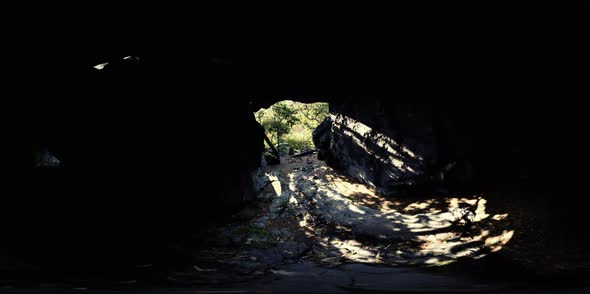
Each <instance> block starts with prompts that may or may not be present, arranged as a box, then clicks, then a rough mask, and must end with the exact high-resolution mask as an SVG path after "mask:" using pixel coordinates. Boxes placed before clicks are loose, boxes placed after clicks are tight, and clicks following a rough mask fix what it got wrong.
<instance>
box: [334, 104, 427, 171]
mask: <svg viewBox="0 0 590 294" xmlns="http://www.w3.org/2000/svg"><path fill="white" fill-rule="evenodd" d="M330 116H331V119H332V121H333V122H334V123H333V127H334V128H340V129H341V131H342V133H343V134H344V135H346V136H347V137H348V138H350V139H351V140H352V142H353V143H354V144H355V145H356V146H358V147H359V148H361V149H362V150H364V151H365V152H367V153H368V154H371V156H374V157H375V158H376V159H378V160H380V161H382V162H384V164H387V165H393V166H395V167H396V169H398V170H399V171H400V174H401V173H410V174H414V175H417V174H419V172H417V170H421V169H422V165H423V164H424V163H423V161H424V160H423V158H422V157H421V156H419V155H417V154H415V153H414V152H413V151H411V150H410V149H408V147H407V146H404V145H401V144H399V143H398V142H396V141H395V140H394V139H392V138H390V137H389V136H387V135H385V134H383V133H380V132H378V131H376V130H375V129H373V128H371V127H369V126H367V125H366V124H363V123H362V122H360V121H357V120H355V119H353V118H350V117H347V116H343V115H334V114H331V115H330ZM348 126H354V129H351V128H349V127H348ZM370 136H372V137H378V138H379V140H378V142H379V143H377V140H372V141H371V143H370V144H375V145H376V146H372V147H371V148H369V147H368V146H367V144H368V143H367V142H366V140H365V138H368V137H370ZM374 147H377V148H378V149H379V150H381V151H382V152H379V153H380V155H377V154H376V153H375V152H374V151H373V150H372V148H374ZM351 168H353V167H351ZM353 169H354V168H353ZM351 172H352V173H353V174H355V175H357V176H358V177H359V178H364V175H363V174H362V171H361V170H358V171H357V172H354V171H351ZM390 177H391V178H392V179H399V177H400V175H398V174H392V175H390Z"/></svg>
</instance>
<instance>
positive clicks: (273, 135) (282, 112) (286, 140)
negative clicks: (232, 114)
mask: <svg viewBox="0 0 590 294" xmlns="http://www.w3.org/2000/svg"><path fill="white" fill-rule="evenodd" d="M328 114H329V106H328V103H326V102H315V103H302V102H297V101H293V100H284V101H279V102H277V103H275V104H273V105H271V106H269V107H268V108H261V109H260V110H258V111H256V112H255V113H254V116H255V118H256V121H258V123H260V125H262V126H263V127H264V130H265V133H266V136H267V138H266V139H267V140H265V143H264V144H265V148H266V151H265V158H266V159H267V162H269V163H273V162H275V163H278V162H279V160H278V159H279V158H277V155H278V156H286V155H295V154H297V153H301V152H309V151H311V150H313V149H314V148H315V145H314V142H313V138H312V134H313V131H314V130H315V128H316V127H317V126H318V125H319V124H320V123H321V122H322V121H324V119H325V118H326V117H327V116H328ZM269 143H270V144H269Z"/></svg>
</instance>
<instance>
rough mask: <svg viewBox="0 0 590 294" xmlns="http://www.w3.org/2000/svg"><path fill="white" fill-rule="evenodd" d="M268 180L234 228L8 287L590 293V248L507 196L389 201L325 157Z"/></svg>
mask: <svg viewBox="0 0 590 294" xmlns="http://www.w3.org/2000/svg"><path fill="white" fill-rule="evenodd" d="M259 177H260V180H261V181H262V182H263V183H264V188H263V189H262V190H261V191H260V193H259V195H258V199H257V201H255V202H253V203H251V204H250V205H248V206H246V207H244V208H243V209H241V210H240V211H239V212H237V213H236V214H235V215H233V217H232V219H231V221H229V222H227V223H224V224H204V225H202V226H201V227H197V228H195V229H194V231H193V232H192V233H191V234H189V235H190V237H189V238H183V239H174V240H167V241H166V242H163V243H164V244H165V245H160V246H159V249H158V250H159V251H160V252H159V254H158V255H157V256H156V257H153V258H152V257H149V256H147V257H146V258H145V259H139V260H136V261H135V263H134V264H132V265H129V266H128V267H121V266H118V267H117V268H116V269H113V273H112V274H110V275H103V276H100V277H97V276H96V275H88V274H82V273H79V274H76V273H75V271H73V272H72V273H70V274H67V275H62V276H60V277H59V278H58V277H55V276H52V275H48V273H47V272H44V271H42V269H39V268H36V267H35V266H34V265H32V264H27V263H26V262H25V263H23V262H21V261H19V262H16V261H15V262H13V263H11V262H8V263H7V262H4V263H3V264H10V266H8V267H10V268H8V267H7V268H1V267H0V272H2V273H15V272H19V271H20V272H21V273H27V274H25V275H24V276H25V278H22V277H23V275H22V274H21V275H13V276H10V275H3V280H0V286H3V287H4V289H9V290H15V289H26V288H36V287H49V288H60V289H73V290H80V291H82V290H83V291H92V290H96V289H115V290H125V289H127V290H131V289H147V288H154V287H157V288H166V289H172V288H174V289H197V290H199V289H200V290H199V291H204V292H203V293H207V291H209V292H211V293H213V292H219V291H230V292H235V291H242V292H260V291H275V292H276V291H278V292H335V293H336V292H350V291H353V292H354V291H373V290H375V291H394V290H395V291H409V290H411V291H416V290H420V291H422V290H424V291H439V290H447V291H453V290H457V291H459V290H460V291H478V292H481V291H490V292H494V291H502V292H504V291H506V290H508V289H511V290H514V289H523V290H527V289H531V287H532V289H537V290H539V289H540V288H543V287H544V286H549V284H550V283H549V282H552V280H550V279H544V277H548V276H551V277H557V276H560V275H562V276H563V277H571V276H576V275H572V274H571V273H572V272H575V273H578V275H577V276H578V278H577V279H570V280H568V281H570V282H569V284H568V286H582V285H584V283H582V282H583V281H585V279H584V278H579V276H582V277H584V276H585V273H587V265H588V260H587V259H584V258H585V257H584V256H586V255H584V254H583V253H582V251H581V250H583V248H582V246H579V244H578V243H576V244H578V246H573V245H572V244H569V243H568V244H565V242H567V241H559V240H555V241H554V242H550V243H551V244H547V243H542V242H531V240H532V239H533V238H537V237H542V238H545V237H546V235H543V234H542V233H539V232H537V230H536V229H535V228H536V227H535V226H536V225H539V224H541V221H540V220H536V219H532V215H534V214H532V213H531V212H528V213H527V212H526V211H524V212H523V210H522V209H520V208H521V207H523V204H522V203H516V202H517V200H509V199H511V198H510V197H506V195H503V196H502V197H499V196H495V195H484V194H480V195H449V196H447V197H441V196H436V197H435V196H433V195H423V196H420V197H416V196H415V195H413V196H412V197H407V198H404V197H399V198H387V197H383V196H381V195H379V194H378V193H376V192H375V189H373V188H372V187H370V186H367V185H364V184H361V183H358V182H356V181H354V180H353V179H351V178H350V177H347V176H346V175H343V174H341V173H339V172H337V171H335V170H333V169H332V168H330V167H327V166H326V165H325V163H324V162H323V161H319V160H317V158H316V154H311V155H308V156H302V157H298V158H296V157H290V156H285V157H283V158H281V164H279V165H273V166H266V167H264V168H263V170H261V173H260V175H259ZM541 216H542V215H541ZM541 218H542V217H541ZM523 219H526V222H523ZM525 223H526V225H523V224H525ZM540 240H542V239H540ZM566 245H567V246H566ZM559 248H570V249H568V250H567V251H564V250H561V251H559V250H558V249H559ZM548 253H550V254H548ZM8 259H10V257H9V256H7V257H5V260H8ZM5 267H6V266H5ZM16 276H19V278H18V279H17V278H15V277H16ZM27 277H28V278H27ZM40 281H41V282H40ZM532 281H534V282H532ZM572 281H575V283H574V282H572ZM580 281H582V282H580ZM550 286H552V287H562V286H563V285H562V284H551V285H550ZM535 287H536V288H535ZM560 289H561V288H560ZM562 290H563V289H562ZM576 291H578V290H574V292H572V293H578V292H576ZM580 291H582V290H580ZM579 293H583V292H579Z"/></svg>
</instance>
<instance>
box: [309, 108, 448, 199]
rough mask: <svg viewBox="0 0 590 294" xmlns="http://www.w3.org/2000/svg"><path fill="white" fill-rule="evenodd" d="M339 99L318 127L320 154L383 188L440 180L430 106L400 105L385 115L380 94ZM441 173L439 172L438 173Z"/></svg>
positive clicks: (385, 190)
mask: <svg viewBox="0 0 590 294" xmlns="http://www.w3.org/2000/svg"><path fill="white" fill-rule="evenodd" d="M349 104H351V103H339V104H336V106H334V107H332V111H333V114H332V115H331V116H330V118H328V119H326V121H325V122H324V123H322V124H321V125H320V126H319V127H318V128H317V129H316V131H315V132H314V142H315V143H316V147H317V148H318V149H319V150H320V158H321V159H323V160H326V161H327V162H328V164H329V165H331V166H334V167H337V168H340V169H342V170H344V171H346V172H347V173H348V174H349V175H350V176H352V177H354V178H356V179H357V180H359V181H361V182H363V183H365V184H368V185H371V186H372V187H374V188H376V189H377V190H379V191H380V192H381V193H384V194H392V193H396V192H398V191H399V185H400V184H403V185H416V184H422V183H424V182H426V181H432V180H436V179H434V177H435V176H433V175H431V173H435V172H437V171H439V170H438V168H437V167H435V164H439V162H437V153H436V143H435V137H434V134H433V128H432V119H431V118H432V116H431V115H429V112H428V109H426V110H424V109H419V110H418V109H414V110H412V109H406V108H401V107H398V108H396V109H393V110H389V112H388V115H387V116H386V115H385V112H384V108H383V107H384V106H383V105H382V103H381V102H380V101H378V100H369V101H365V103H364V104H362V105H360V104H358V105H357V104H355V105H349ZM438 178H440V176H438Z"/></svg>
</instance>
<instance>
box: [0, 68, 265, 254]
mask: <svg viewBox="0 0 590 294" xmlns="http://www.w3.org/2000/svg"><path fill="white" fill-rule="evenodd" d="M151 64H152V63H150V62H135V61H132V60H130V61H129V60H128V61H123V60H113V61H111V63H110V64H109V66H107V67H105V68H104V69H103V70H102V71H98V70H95V69H94V68H92V66H91V64H90V65H88V64H86V65H84V64H79V67H72V68H66V69H62V70H60V71H57V72H55V73H54V74H52V75H41V74H42V73H44V72H45V70H43V69H40V70H36V71H31V72H30V76H29V79H20V80H16V81H15V82H14V83H10V84H8V83H5V84H4V88H3V89H4V90H5V91H6V92H5V93H6V94H7V95H11V96H10V97H11V99H9V100H6V101H4V105H3V107H2V108H1V109H0V112H1V114H2V115H1V116H0V129H1V131H2V134H3V144H2V145H1V146H0V154H2V157H1V159H0V175H1V180H0V182H1V193H2V197H3V207H4V208H5V209H6V211H5V213H3V214H2V222H1V223H2V225H1V226H2V229H3V230H4V231H5V232H6V236H7V237H6V240H7V242H10V241H11V240H15V242H17V241H18V242H19V244H21V245H22V244H34V241H33V240H42V243H39V244H44V245H43V246H49V243H52V242H57V243H59V244H61V245H64V244H68V245H67V246H65V247H63V248H70V249H71V248H72V246H74V247H76V246H75V245H72V244H74V243H71V242H70V241H72V240H77V241H76V244H86V243H87V244H94V245H92V246H90V247H89V246H80V247H81V248H92V247H98V246H99V245H98V244H103V245H105V248H109V246H110V247H112V246H123V247H124V246H127V245H125V244H127V243H129V245H128V246H132V244H135V242H141V241H142V240H143V241H145V240H146V238H149V236H155V235H158V234H161V233H171V234H173V233H174V232H176V231H178V232H182V231H184V230H187V229H188V230H190V229H191V228H194V225H195V224H200V223H208V222H216V221H220V220H228V219H229V216H230V215H231V214H232V213H234V212H235V210H236V209H237V208H239V207H241V206H242V205H243V204H244V203H247V202H249V201H251V200H252V199H254V197H255V193H256V192H257V191H256V188H257V184H256V183H254V182H253V181H254V180H255V179H256V177H255V176H254V175H255V174H256V173H257V170H258V168H259V166H260V159H261V157H260V155H261V153H262V151H263V148H264V146H263V128H262V127H261V126H260V125H259V124H258V123H257V122H256V121H255V119H254V115H253V112H252V109H251V105H250V103H249V99H248V97H244V96H243V95H244V93H243V91H240V90H239V89H234V88H231V87H227V86H225V85H226V84H225V83H227V77H226V76H224V75H223V74H220V73H217V72H216V71H214V70H211V68H210V67H207V63H203V68H202V69H200V70H190V73H191V74H187V72H189V70H188V69H187V68H185V67H183V66H179V65H168V64H161V63H160V64H158V63H156V65H153V66H152V65H151ZM186 66H188V65H186ZM41 150H48V151H49V152H50V153H51V154H52V155H53V156H55V157H56V158H58V159H59V161H60V165H59V166H55V167H35V166H36V164H37V163H38V162H37V161H36V159H35V155H36V154H37V153H38V152H39V151H41ZM15 236H18V237H15ZM117 236H118V237H117ZM138 236H139V237H138ZM23 240H29V241H30V242H25V241H23ZM114 240H119V241H120V242H119V241H114ZM85 242H86V243H85ZM56 246H57V245H56ZM57 247H60V246H57ZM64 250H65V249H64ZM105 250H106V249H105ZM107 251H108V250H107Z"/></svg>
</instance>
